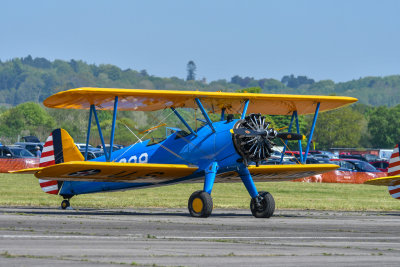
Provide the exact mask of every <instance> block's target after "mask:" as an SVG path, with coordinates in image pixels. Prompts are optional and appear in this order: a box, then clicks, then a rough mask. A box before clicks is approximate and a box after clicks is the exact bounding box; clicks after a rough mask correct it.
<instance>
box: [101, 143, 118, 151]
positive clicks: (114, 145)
mask: <svg viewBox="0 0 400 267" xmlns="http://www.w3.org/2000/svg"><path fill="white" fill-rule="evenodd" d="M105 147H106V149H110V144H105ZM96 148H100V149H103V146H102V145H98V146H97V147H96ZM121 148H124V146H123V145H117V144H113V151H116V150H120V149H121Z"/></svg>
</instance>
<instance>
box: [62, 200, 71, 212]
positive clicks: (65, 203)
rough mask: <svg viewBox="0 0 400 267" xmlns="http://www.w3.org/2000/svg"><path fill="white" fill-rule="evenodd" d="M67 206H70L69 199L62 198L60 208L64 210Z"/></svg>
mask: <svg viewBox="0 0 400 267" xmlns="http://www.w3.org/2000/svg"><path fill="white" fill-rule="evenodd" d="M69 206H70V204H69V200H67V199H64V200H63V201H62V202H61V208H62V209H63V210H65V209H66V208H68V207H69Z"/></svg>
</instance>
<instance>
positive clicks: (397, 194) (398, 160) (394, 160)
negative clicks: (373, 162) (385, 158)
mask: <svg viewBox="0 0 400 267" xmlns="http://www.w3.org/2000/svg"><path fill="white" fill-rule="evenodd" d="M396 175H400V157H399V145H398V144H397V145H396V146H395V147H394V149H393V153H392V156H391V157H390V160H389V168H388V176H396ZM388 188H389V194H390V195H391V196H392V197H393V198H397V199H400V185H394V186H389V187H388Z"/></svg>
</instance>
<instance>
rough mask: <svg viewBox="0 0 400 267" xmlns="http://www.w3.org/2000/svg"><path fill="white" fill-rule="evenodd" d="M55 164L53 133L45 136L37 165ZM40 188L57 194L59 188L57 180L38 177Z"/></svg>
mask: <svg viewBox="0 0 400 267" xmlns="http://www.w3.org/2000/svg"><path fill="white" fill-rule="evenodd" d="M54 164H55V158H54V146H53V133H52V134H50V136H49V137H48V138H47V140H46V142H45V143H44V146H43V151H42V156H41V157H40V161H39V167H47V166H51V165H54ZM39 184H40V187H41V188H42V190H43V191H44V192H46V193H48V194H53V195H57V194H58V191H59V189H60V188H58V182H57V181H53V180H42V179H39Z"/></svg>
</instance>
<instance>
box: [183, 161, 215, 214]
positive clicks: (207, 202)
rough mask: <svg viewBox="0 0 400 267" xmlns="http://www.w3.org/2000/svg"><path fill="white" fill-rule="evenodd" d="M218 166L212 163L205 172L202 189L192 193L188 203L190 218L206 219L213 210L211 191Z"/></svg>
mask: <svg viewBox="0 0 400 267" xmlns="http://www.w3.org/2000/svg"><path fill="white" fill-rule="evenodd" d="M217 170H218V164H217V163H216V162H212V163H211V164H210V165H209V166H208V167H207V169H206V170H205V173H206V175H205V179H204V189H203V190H199V191H196V192H194V193H193V194H192V195H191V196H190V198H189V201H188V209H189V213H190V215H191V216H192V217H203V218H207V217H209V216H210V215H211V212H212V210H213V201H212V198H211V191H212V188H213V185H214V181H215V175H216V174H217Z"/></svg>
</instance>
